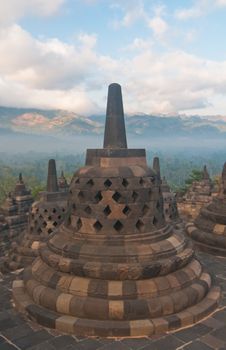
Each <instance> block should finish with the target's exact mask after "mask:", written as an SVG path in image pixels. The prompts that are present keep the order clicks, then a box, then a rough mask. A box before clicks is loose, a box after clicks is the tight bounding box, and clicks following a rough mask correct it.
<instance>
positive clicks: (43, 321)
mask: <svg viewBox="0 0 226 350" xmlns="http://www.w3.org/2000/svg"><path fill="white" fill-rule="evenodd" d="M220 295H221V293H220V288H219V287H215V286H214V287H212V288H211V289H210V291H209V293H208V294H207V295H206V297H205V298H204V299H203V300H202V301H201V302H200V303H198V304H196V305H195V306H192V307H189V308H187V309H186V310H184V311H182V312H179V313H177V314H173V315H170V316H165V317H160V318H153V319H143V320H134V321H104V320H103V321H100V320H94V319H81V318H76V317H72V316H64V315H61V314H59V313H57V312H54V311H49V310H47V309H45V308H43V307H41V306H39V305H36V304H35V303H34V301H33V300H32V299H31V298H30V297H29V295H28V294H27V293H26V291H25V288H24V282H23V281H22V280H16V281H14V282H13V299H14V302H15V306H16V308H17V309H18V311H20V312H22V313H24V314H25V315H27V316H28V317H29V318H30V319H32V320H34V321H36V322H38V323H39V324H40V325H42V326H45V327H48V328H54V329H56V330H58V331H61V332H65V333H71V334H75V335H77V336H88V337H92V336H93V337H96V336H99V337H138V336H139V337H140V336H151V335H156V334H162V333H164V332H167V331H172V330H175V329H178V328H182V327H187V326H190V325H192V324H194V323H196V322H198V321H200V320H201V319H203V318H204V317H206V316H207V315H209V314H210V313H212V312H213V311H214V310H215V309H216V307H217V306H218V303H219V300H220Z"/></svg>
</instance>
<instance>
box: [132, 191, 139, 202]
mask: <svg viewBox="0 0 226 350" xmlns="http://www.w3.org/2000/svg"><path fill="white" fill-rule="evenodd" d="M132 198H133V201H134V202H136V200H137V198H138V193H137V192H135V191H133V193H132Z"/></svg>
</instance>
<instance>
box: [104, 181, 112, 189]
mask: <svg viewBox="0 0 226 350" xmlns="http://www.w3.org/2000/svg"><path fill="white" fill-rule="evenodd" d="M111 185H112V182H111V180H109V179H107V180H106V181H105V182H104V186H105V187H106V188H109V187H111Z"/></svg>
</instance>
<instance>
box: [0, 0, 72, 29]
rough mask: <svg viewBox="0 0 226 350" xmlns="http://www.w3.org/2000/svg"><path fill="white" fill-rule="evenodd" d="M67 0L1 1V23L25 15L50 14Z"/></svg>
mask: <svg viewBox="0 0 226 350" xmlns="http://www.w3.org/2000/svg"><path fill="white" fill-rule="evenodd" d="M65 1H66V0H6V1H5V0H3V1H0V25H2V24H4V23H7V22H12V21H15V20H17V19H19V18H21V17H23V16H25V15H35V16H36V15H37V16H50V15H53V14H55V13H56V11H58V10H59V8H60V7H61V6H62V5H63V3H64V2H65Z"/></svg>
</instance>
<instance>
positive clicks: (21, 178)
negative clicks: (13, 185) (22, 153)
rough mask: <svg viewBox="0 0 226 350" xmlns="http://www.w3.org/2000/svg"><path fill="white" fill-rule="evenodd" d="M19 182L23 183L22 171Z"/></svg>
mask: <svg viewBox="0 0 226 350" xmlns="http://www.w3.org/2000/svg"><path fill="white" fill-rule="evenodd" d="M19 182H20V183H23V176H22V173H20V174H19Z"/></svg>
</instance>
